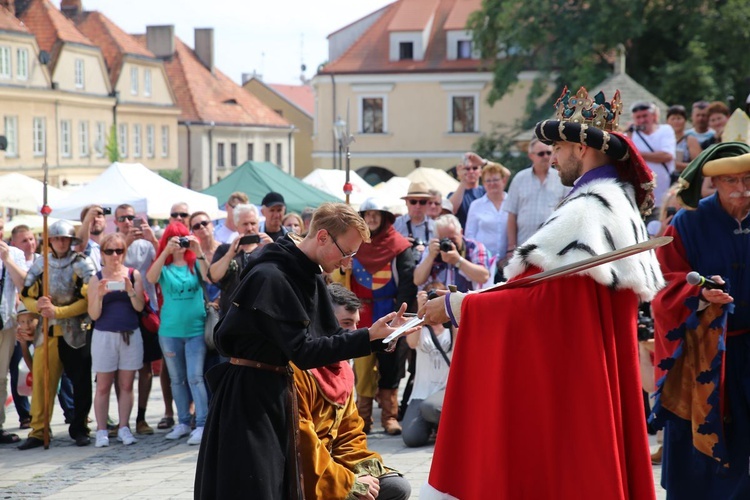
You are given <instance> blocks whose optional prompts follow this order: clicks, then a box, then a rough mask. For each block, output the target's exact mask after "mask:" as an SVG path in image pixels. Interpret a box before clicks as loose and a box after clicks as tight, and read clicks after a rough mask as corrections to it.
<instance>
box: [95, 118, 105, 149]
mask: <svg viewBox="0 0 750 500" xmlns="http://www.w3.org/2000/svg"><path fill="white" fill-rule="evenodd" d="M106 145H107V129H106V124H105V123H104V122H96V137H95V138H94V150H95V151H96V156H98V157H99V158H101V157H103V156H104V148H105V146H106Z"/></svg>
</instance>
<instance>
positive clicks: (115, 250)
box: [102, 248, 125, 255]
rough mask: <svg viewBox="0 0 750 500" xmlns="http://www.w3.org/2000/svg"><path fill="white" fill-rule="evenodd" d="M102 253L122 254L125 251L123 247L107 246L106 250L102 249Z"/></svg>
mask: <svg viewBox="0 0 750 500" xmlns="http://www.w3.org/2000/svg"><path fill="white" fill-rule="evenodd" d="M102 253H103V254H104V255H112V254H115V253H116V254H117V255H122V254H124V253H125V249H124V248H108V249H106V250H102Z"/></svg>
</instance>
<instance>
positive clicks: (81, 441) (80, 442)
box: [75, 434, 91, 446]
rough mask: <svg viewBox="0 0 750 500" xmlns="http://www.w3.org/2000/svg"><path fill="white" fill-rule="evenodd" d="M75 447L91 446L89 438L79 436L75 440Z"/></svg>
mask: <svg viewBox="0 0 750 500" xmlns="http://www.w3.org/2000/svg"><path fill="white" fill-rule="evenodd" d="M75 442H76V446H88V445H90V444H91V438H90V437H88V436H87V435H85V434H79V435H78V436H76V438H75Z"/></svg>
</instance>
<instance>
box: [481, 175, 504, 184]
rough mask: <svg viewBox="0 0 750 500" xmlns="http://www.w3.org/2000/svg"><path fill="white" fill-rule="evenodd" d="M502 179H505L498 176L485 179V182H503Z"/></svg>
mask: <svg viewBox="0 0 750 500" xmlns="http://www.w3.org/2000/svg"><path fill="white" fill-rule="evenodd" d="M502 181H503V179H502V178H499V177H498V178H494V179H485V180H484V183H485V184H495V183H497V182H502Z"/></svg>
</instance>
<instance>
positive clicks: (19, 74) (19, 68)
mask: <svg viewBox="0 0 750 500" xmlns="http://www.w3.org/2000/svg"><path fill="white" fill-rule="evenodd" d="M16 78H18V79H19V80H28V79H29V51H28V50H26V49H18V50H17V51H16Z"/></svg>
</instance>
